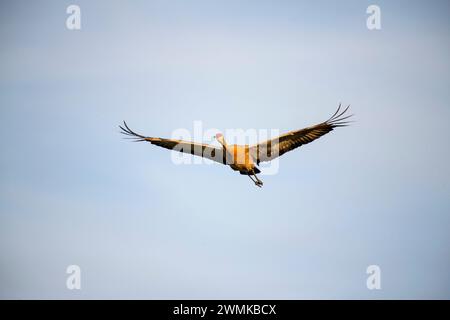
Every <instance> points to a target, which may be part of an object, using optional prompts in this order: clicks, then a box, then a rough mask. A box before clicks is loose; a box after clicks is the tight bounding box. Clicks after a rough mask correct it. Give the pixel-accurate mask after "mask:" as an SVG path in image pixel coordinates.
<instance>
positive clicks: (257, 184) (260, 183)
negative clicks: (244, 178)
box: [255, 181, 263, 188]
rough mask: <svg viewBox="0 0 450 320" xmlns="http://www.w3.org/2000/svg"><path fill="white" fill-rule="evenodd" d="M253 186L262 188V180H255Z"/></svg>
mask: <svg viewBox="0 0 450 320" xmlns="http://www.w3.org/2000/svg"><path fill="white" fill-rule="evenodd" d="M255 186H257V187H260V188H262V186H263V182H262V181H255Z"/></svg>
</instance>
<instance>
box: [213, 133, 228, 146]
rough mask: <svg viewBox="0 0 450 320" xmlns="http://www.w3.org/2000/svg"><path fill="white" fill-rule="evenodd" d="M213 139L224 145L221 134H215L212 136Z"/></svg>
mask: <svg viewBox="0 0 450 320" xmlns="http://www.w3.org/2000/svg"><path fill="white" fill-rule="evenodd" d="M214 138H215V139H216V140H217V141H219V143H220V144H221V145H224V144H225V139H224V137H223V134H221V133H220V132H219V133H217V134H216V135H215V136H214Z"/></svg>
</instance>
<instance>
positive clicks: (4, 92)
mask: <svg viewBox="0 0 450 320" xmlns="http://www.w3.org/2000/svg"><path fill="white" fill-rule="evenodd" d="M74 3H75V4H77V5H79V6H80V8H81V15H82V18H81V19H82V20H81V21H82V29H81V30H79V31H69V30H67V29H66V27H65V20H66V18H67V14H66V12H65V11H66V7H67V6H68V5H70V4H74ZM370 4H377V5H379V6H380V8H381V14H382V15H381V17H382V29H381V30H379V31H369V30H368V29H367V28H366V18H367V14H366V8H367V6H369V5H370ZM0 6H1V10H0V26H1V27H0V39H1V47H0V115H1V119H2V120H3V121H2V122H3V123H2V126H1V127H0V132H1V134H2V137H3V139H2V140H1V141H0V147H1V150H2V157H1V158H0V168H1V169H0V177H1V178H0V252H1V258H0V265H1V267H0V297H1V298H68V299H77V298H148V299H156V298H158V299H164V298H190V299H199V298H209V299H219V298H237V299H241V298H242V299H244V298H254V299H258V298H271V299H302V298H310V299H320V298H328V299H338V298H344V299H345V298H352V299H355V298H362V299H380V298H388V299H392V298H400V299H404V298H446V299H448V298H450V274H449V267H450V256H449V247H450V236H449V234H448V226H449V225H450V216H449V212H450V200H449V199H450V197H449V191H450V186H449V181H450V170H449V168H448V158H449V156H450V152H449V143H448V141H449V131H448V123H447V122H448V119H449V118H450V108H449V102H450V94H449V90H448V86H449V80H450V79H449V77H450V73H449V71H450V61H449V59H448V57H449V56H450V46H449V36H450V23H449V21H448V12H449V4H448V2H447V1H433V2H432V3H429V2H425V1H395V2H393V1H389V2H388V1H377V2H369V1H345V2H343V3H337V2H334V1H315V2H311V3H309V2H302V1H189V2H187V1H133V2H128V3H127V4H125V3H124V2H123V1H76V2H68V1H39V2H33V3H30V2H28V1H3V2H2V3H1V5H0ZM339 102H342V103H344V104H351V105H352V107H351V108H352V111H353V112H354V113H355V115H356V116H355V120H356V121H357V122H356V123H355V124H353V125H352V126H350V127H348V128H342V129H339V130H336V131H334V132H333V133H331V134H329V135H327V136H325V137H323V138H321V139H319V140H318V141H316V142H314V143H312V144H310V145H307V146H304V147H301V148H300V149H298V150H296V151H293V152H291V153H288V154H286V155H284V156H283V157H282V158H281V159H280V170H279V172H278V174H277V175H272V176H262V177H261V178H262V179H263V180H264V182H265V185H264V187H263V188H262V189H258V188H256V187H254V186H253V185H252V184H251V182H250V180H249V179H248V178H246V177H243V176H241V175H239V174H237V173H236V172H233V171H231V170H230V169H229V168H226V167H222V166H220V165H191V166H184V165H180V166H177V165H174V164H173V163H172V162H171V156H170V153H169V152H168V151H167V150H164V149H159V148H157V147H154V146H150V145H146V144H135V143H130V142H128V141H126V140H123V139H121V136H120V134H119V133H118V128H117V125H118V124H120V122H121V121H122V120H127V122H128V123H129V125H130V126H131V127H132V128H134V129H136V130H137V131H141V132H143V133H145V134H147V135H154V136H161V137H170V135H171V133H172V132H173V130H175V129H177V128H187V129H192V126H193V122H194V121H196V120H201V121H202V123H203V125H204V127H205V128H218V129H220V130H226V129H227V128H243V129H248V128H255V129H261V128H263V129H271V128H275V129H279V130H280V131H282V132H283V131H288V130H292V129H297V128H301V127H304V126H309V125H311V124H315V123H318V122H320V121H323V120H325V119H327V117H328V116H330V115H331V114H332V113H333V112H334V111H335V108H336V107H337V105H338V104H339ZM71 264H76V265H79V266H80V267H81V270H82V289H81V290H79V291H76V290H75V291H70V290H68V289H67V288H66V285H65V284H66V277H67V274H66V273H65V270H66V267H67V266H68V265H71ZM372 264H376V265H379V266H380V268H381V272H382V275H381V284H382V289H381V290H368V289H367V288H366V278H367V274H366V268H367V266H368V265H372Z"/></svg>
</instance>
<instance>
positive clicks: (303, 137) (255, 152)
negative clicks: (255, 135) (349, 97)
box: [250, 105, 352, 164]
mask: <svg viewBox="0 0 450 320" xmlns="http://www.w3.org/2000/svg"><path fill="white" fill-rule="evenodd" d="M349 107H350V106H348V107H347V108H345V110H344V111H341V105H339V108H338V109H337V111H336V112H335V113H334V114H333V115H332V116H331V118H330V119H328V120H327V121H325V122H322V123H319V124H317V125H315V126H312V127H308V128H304V129H300V130H296V131H291V132H288V133H286V134H284V135H281V136H279V137H277V138H275V139H272V140H267V141H265V142H262V143H259V144H257V145H253V146H251V147H250V152H251V155H252V156H253V157H254V159H255V160H256V162H257V164H259V163H260V162H264V161H271V160H273V159H275V158H277V157H279V156H282V155H283V154H285V153H286V152H288V151H291V150H294V149H296V148H298V147H300V146H301V145H304V144H308V143H310V142H313V141H314V140H316V139H318V138H320V137H321V136H323V135H325V134H327V133H328V132H330V131H332V130H333V129H334V128H337V127H344V126H346V125H348V123H349V122H350V121H345V120H346V119H348V118H350V117H351V116H352V115H348V116H345V117H344V114H345V112H347V110H348V108H349ZM340 111H341V112H340Z"/></svg>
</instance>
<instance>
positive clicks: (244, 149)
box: [119, 105, 352, 187]
mask: <svg viewBox="0 0 450 320" xmlns="http://www.w3.org/2000/svg"><path fill="white" fill-rule="evenodd" d="M349 107H350V106H348V107H347V108H345V110H343V111H341V105H339V107H338V109H337V111H336V112H335V113H334V114H333V115H332V116H331V118H329V119H328V120H327V121H325V122H322V123H319V124H317V125H314V126H311V127H307V128H304V129H300V130H295V131H291V132H288V133H286V134H283V135H281V136H279V137H276V138H274V139H271V140H267V141H265V142H262V143H258V144H256V145H252V146H248V145H228V144H227V143H226V142H225V139H224V138H223V135H222V134H217V135H216V139H217V140H218V141H219V142H220V144H221V145H222V148H217V147H215V146H212V145H209V144H202V143H196V142H191V141H183V140H175V139H163V138H154V137H146V136H143V135H140V134H137V133H135V132H133V131H132V130H131V129H130V128H129V127H128V126H127V124H126V123H125V121H124V126H123V127H122V126H119V127H120V129H122V133H123V134H125V135H127V136H130V137H132V138H133V139H134V140H135V141H147V142H150V143H152V144H154V145H157V146H159V147H163V148H166V149H170V150H175V151H179V152H184V153H188V154H192V155H195V156H200V157H204V158H207V159H210V160H213V161H216V162H218V163H222V164H225V165H229V166H230V167H231V168H232V169H233V170H235V171H239V172H240V173H241V174H245V175H248V176H249V177H250V179H252V180H253V182H255V184H256V185H257V186H259V187H261V186H262V181H261V180H259V178H258V177H257V176H256V174H257V173H260V172H261V171H260V170H259V169H258V167H257V165H259V163H260V162H264V161H271V160H273V159H275V158H277V157H279V156H282V155H283V154H285V153H286V152H288V151H291V150H294V149H296V148H298V147H300V146H301V145H304V144H308V143H310V142H312V141H314V140H316V139H318V138H320V137H321V136H323V135H325V134H327V133H328V132H330V131H332V130H333V129H334V128H337V127H344V126H346V125H348V123H349V121H345V120H347V119H348V118H350V117H351V116H352V115H348V116H345V117H344V114H345V113H346V112H347V110H348V108H349ZM252 177H254V178H255V179H256V180H254V179H253V178H252Z"/></svg>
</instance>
